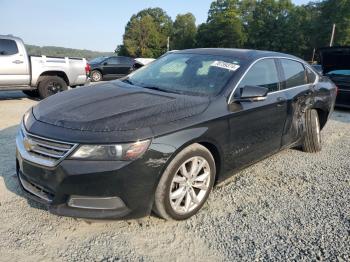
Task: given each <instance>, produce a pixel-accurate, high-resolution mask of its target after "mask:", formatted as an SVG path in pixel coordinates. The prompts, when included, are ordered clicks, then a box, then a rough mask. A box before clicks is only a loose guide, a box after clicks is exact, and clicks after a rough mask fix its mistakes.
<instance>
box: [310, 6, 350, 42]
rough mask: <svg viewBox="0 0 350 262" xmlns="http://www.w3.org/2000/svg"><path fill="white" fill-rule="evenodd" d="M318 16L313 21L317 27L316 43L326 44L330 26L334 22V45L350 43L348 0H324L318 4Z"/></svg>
mask: <svg viewBox="0 0 350 262" xmlns="http://www.w3.org/2000/svg"><path fill="white" fill-rule="evenodd" d="M318 9H319V13H320V15H319V17H318V19H317V20H316V21H315V24H316V25H317V28H318V30H317V31H318V36H319V37H318V43H319V44H320V45H322V46H328V45H329V41H330V37H331V33H332V26H333V24H336V33H335V38H334V45H349V44H350V1H349V0H325V1H322V2H320V3H319V4H318Z"/></svg>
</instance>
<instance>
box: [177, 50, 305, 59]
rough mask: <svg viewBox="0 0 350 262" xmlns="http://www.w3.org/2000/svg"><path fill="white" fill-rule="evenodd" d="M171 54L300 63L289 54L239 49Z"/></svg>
mask: <svg viewBox="0 0 350 262" xmlns="http://www.w3.org/2000/svg"><path fill="white" fill-rule="evenodd" d="M172 53H180V54H206V55H220V56H229V57H233V58H238V59H242V60H250V61H254V60H256V59H259V58H263V57H286V58H292V59H297V60H301V61H302V59H300V58H298V57H296V56H293V55H289V54H284V53H279V52H273V51H263V50H254V49H239V48H196V49H186V50H179V51H174V52H172Z"/></svg>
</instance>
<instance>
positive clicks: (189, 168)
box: [169, 156, 211, 214]
mask: <svg viewBox="0 0 350 262" xmlns="http://www.w3.org/2000/svg"><path fill="white" fill-rule="evenodd" d="M210 172H211V170H210V166H209V163H208V162H207V160H205V159H204V158H203V157H200V156H197V157H192V158H190V159H188V160H186V161H185V162H184V163H183V164H182V165H181V166H180V168H179V169H178V170H177V172H176V173H175V175H174V177H173V179H172V182H171V185H170V192H169V198H170V204H171V207H172V209H173V210H174V211H175V212H176V213H178V214H186V213H189V212H191V211H192V210H194V209H195V208H196V207H198V206H199V205H200V204H201V203H202V202H203V200H204V199H205V196H206V194H207V192H208V190H210V188H209V186H210V182H211V181H210V180H211V176H210Z"/></svg>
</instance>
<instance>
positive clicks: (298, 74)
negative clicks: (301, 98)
mask: <svg viewBox="0 0 350 262" xmlns="http://www.w3.org/2000/svg"><path fill="white" fill-rule="evenodd" d="M281 64H282V68H283V71H284V79H283V82H282V86H283V87H284V88H291V87H295V86H301V85H305V84H307V82H308V81H307V77H306V73H305V69H304V66H303V65H302V64H301V63H299V62H297V61H294V60H289V59H281Z"/></svg>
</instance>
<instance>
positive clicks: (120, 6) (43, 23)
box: [0, 0, 309, 52]
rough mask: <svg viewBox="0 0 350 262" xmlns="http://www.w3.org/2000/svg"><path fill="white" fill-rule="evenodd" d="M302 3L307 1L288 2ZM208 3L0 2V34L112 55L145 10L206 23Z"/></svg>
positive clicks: (206, 0) (106, 0)
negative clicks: (135, 16)
mask: <svg viewBox="0 0 350 262" xmlns="http://www.w3.org/2000/svg"><path fill="white" fill-rule="evenodd" d="M292 1H293V2H294V3H295V4H298V5H299V4H305V3H307V2H309V0H292ZM211 2H212V0H127V1H125V0H123V1H122V0H114V1H113V0H100V1H92V0H85V1H83V0H58V1H53V0H29V1H28V0H0V13H1V15H0V35H7V34H12V35H14V36H19V37H21V38H22V39H23V40H24V42H25V43H27V44H33V45H39V46H44V45H46V46H47V45H50V46H62V47H69V48H78V49H89V50H95V51H107V52H112V51H114V49H115V48H116V47H117V45H118V44H121V43H122V39H123V34H124V29H125V25H126V23H127V22H128V21H129V19H130V17H131V16H132V15H133V14H136V13H137V12H138V11H140V10H142V9H144V8H149V7H161V8H163V9H164V10H165V11H166V12H167V13H168V15H169V16H171V18H172V19H173V20H175V18H176V15H177V14H184V13H187V12H191V13H193V14H194V16H195V17H196V19H197V20H196V23H197V24H200V23H203V22H205V21H206V19H207V13H208V10H209V6H210V3H211Z"/></svg>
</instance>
